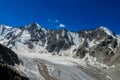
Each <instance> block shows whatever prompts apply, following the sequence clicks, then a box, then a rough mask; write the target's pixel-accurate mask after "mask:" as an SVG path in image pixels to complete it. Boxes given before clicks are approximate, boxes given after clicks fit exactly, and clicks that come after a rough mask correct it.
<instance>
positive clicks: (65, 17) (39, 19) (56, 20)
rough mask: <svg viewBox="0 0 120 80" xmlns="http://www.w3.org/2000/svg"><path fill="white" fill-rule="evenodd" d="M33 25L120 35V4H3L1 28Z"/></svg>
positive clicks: (19, 0)
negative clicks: (100, 30) (103, 29)
mask: <svg viewBox="0 0 120 80" xmlns="http://www.w3.org/2000/svg"><path fill="white" fill-rule="evenodd" d="M31 22H36V23H39V24H40V25H41V26H43V27H45V28H49V29H58V28H60V27H61V28H66V29H68V30H72V31H79V30H85V29H96V28H97V27H99V26H106V27H108V28H109V29H111V30H113V31H114V32H116V33H117V34H120V0H0V24H6V25H10V26H24V25H28V24H30V23H31Z"/></svg>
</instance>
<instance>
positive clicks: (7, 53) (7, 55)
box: [0, 44, 29, 80]
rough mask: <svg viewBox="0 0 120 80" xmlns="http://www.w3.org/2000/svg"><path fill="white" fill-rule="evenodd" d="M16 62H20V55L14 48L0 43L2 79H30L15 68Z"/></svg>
mask: <svg viewBox="0 0 120 80" xmlns="http://www.w3.org/2000/svg"><path fill="white" fill-rule="evenodd" d="M15 64H17V65H19V64H20V60H19V59H18V56H17V55H16V54H15V53H14V52H13V51H12V50H10V49H8V48H7V47H5V46H3V45H1V44H0V80H29V79H28V78H27V77H25V76H22V75H20V74H19V73H18V72H17V70H16V69H15V68H13V66H14V65H15Z"/></svg>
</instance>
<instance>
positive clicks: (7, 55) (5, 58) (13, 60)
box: [0, 44, 20, 66]
mask: <svg viewBox="0 0 120 80" xmlns="http://www.w3.org/2000/svg"><path fill="white" fill-rule="evenodd" d="M0 63H3V64H8V65H13V66H14V65H15V64H20V61H19V59H18V56H17V54H15V53H14V52H13V51H12V50H10V49H8V48H7V47H5V46H3V45H1V44H0Z"/></svg>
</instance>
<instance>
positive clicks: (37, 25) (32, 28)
mask: <svg viewBox="0 0 120 80" xmlns="http://www.w3.org/2000/svg"><path fill="white" fill-rule="evenodd" d="M26 28H27V29H29V30H34V29H40V28H42V27H41V26H40V25H39V24H38V23H34V22H33V23H31V24H29V25H28V26H27V27H26Z"/></svg>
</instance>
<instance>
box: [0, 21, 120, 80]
mask: <svg viewBox="0 0 120 80" xmlns="http://www.w3.org/2000/svg"><path fill="white" fill-rule="evenodd" d="M0 44H1V45H0V80H120V76H119V74H120V36H119V35H116V34H115V33H114V32H112V31H110V30H109V29H108V28H106V27H103V26H100V27H99V28H97V29H96V30H83V31H79V32H71V31H68V30H64V29H63V30H48V29H45V28H42V27H41V26H40V25H39V24H37V23H31V24H29V25H28V26H25V27H21V28H15V27H10V26H6V25H2V24H1V25H0ZM2 73H4V75H3V74H2ZM5 75H7V76H9V78H8V79H5V78H6V77H5Z"/></svg>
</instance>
